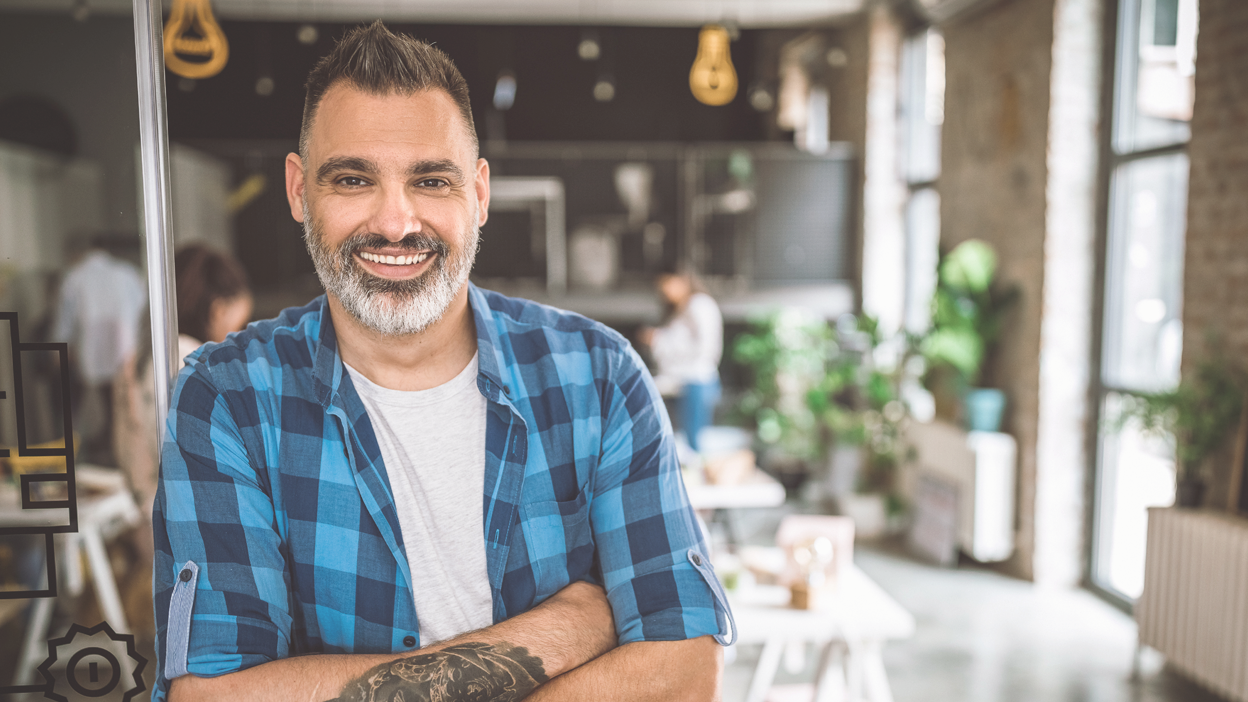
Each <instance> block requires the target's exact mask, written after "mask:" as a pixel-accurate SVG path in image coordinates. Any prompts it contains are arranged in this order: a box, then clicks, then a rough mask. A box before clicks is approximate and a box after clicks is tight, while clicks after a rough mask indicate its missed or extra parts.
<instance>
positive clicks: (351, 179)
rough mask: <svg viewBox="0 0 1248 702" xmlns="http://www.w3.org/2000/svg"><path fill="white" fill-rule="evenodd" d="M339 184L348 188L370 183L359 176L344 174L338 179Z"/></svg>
mask: <svg viewBox="0 0 1248 702" xmlns="http://www.w3.org/2000/svg"><path fill="white" fill-rule="evenodd" d="M338 184H339V185H343V186H346V187H348V188H359V187H363V186H365V185H368V181H366V180H364V179H363V178H361V177H359V176H343V177H341V178H339V179H338Z"/></svg>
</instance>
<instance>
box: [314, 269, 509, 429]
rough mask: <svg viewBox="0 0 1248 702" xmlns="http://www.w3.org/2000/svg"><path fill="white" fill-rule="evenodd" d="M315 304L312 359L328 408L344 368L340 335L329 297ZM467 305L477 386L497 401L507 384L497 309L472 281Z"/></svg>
mask: <svg viewBox="0 0 1248 702" xmlns="http://www.w3.org/2000/svg"><path fill="white" fill-rule="evenodd" d="M317 303H319V308H318V304H317ZM313 307H314V308H318V309H317V315H318V317H319V324H320V329H319V332H318V333H317V345H316V349H315V351H314V358H313V378H314V384H315V388H316V398H317V400H318V401H319V402H320V403H321V405H322V406H324V407H329V404H330V402H331V401H332V399H333V398H334V396H335V395H337V394H338V388H339V386H340V385H341V384H342V377H343V373H344V368H343V364H342V358H341V356H340V355H339V353H338V335H337V334H336V333H335V332H334V323H333V319H332V317H330V314H329V298H328V297H326V296H325V295H321V296H320V297H319V298H317V300H316V303H314V304H313ZM468 308H469V309H470V310H471V311H472V318H473V324H474V326H475V327H476V330H477V365H478V369H477V376H478V388H480V390H481V392H482V394H484V395H485V396H486V397H487V398H489V399H491V400H497V399H498V394H499V393H500V392H503V387H504V386H503V380H502V375H501V373H500V370H499V369H500V368H502V367H503V365H504V361H503V359H502V357H501V355H502V352H503V348H504V345H503V344H502V343H500V338H499V333H498V326H497V325H496V324H495V323H494V311H493V310H491V309H490V304H489V300H488V299H487V298H486V296H485V291H483V290H481V288H478V287H477V286H476V285H473V284H472V283H468ZM481 379H484V380H486V381H489V383H490V384H492V385H493V387H492V388H489V387H487V386H486V385H484V384H482V383H481Z"/></svg>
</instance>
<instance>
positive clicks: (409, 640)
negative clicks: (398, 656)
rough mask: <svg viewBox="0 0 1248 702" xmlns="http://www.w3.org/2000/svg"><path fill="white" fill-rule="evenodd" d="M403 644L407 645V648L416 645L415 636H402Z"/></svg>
mask: <svg viewBox="0 0 1248 702" xmlns="http://www.w3.org/2000/svg"><path fill="white" fill-rule="evenodd" d="M403 645H404V646H407V647H408V648H411V647H412V646H415V645H416V637H415V636H404V637H403Z"/></svg>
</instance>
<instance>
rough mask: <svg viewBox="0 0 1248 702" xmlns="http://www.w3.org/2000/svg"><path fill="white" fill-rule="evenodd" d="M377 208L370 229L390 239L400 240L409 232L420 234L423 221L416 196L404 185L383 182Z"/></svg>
mask: <svg viewBox="0 0 1248 702" xmlns="http://www.w3.org/2000/svg"><path fill="white" fill-rule="evenodd" d="M378 191H379V192H378V199H377V203H376V209H375V211H374V212H373V217H372V222H370V225H371V226H370V227H369V228H370V229H371V230H372V231H373V232H374V233H377V234H380V235H382V236H384V237H385V238H386V239H389V240H390V241H396V242H397V241H400V240H402V239H403V237H405V236H407V235H408V234H419V233H420V231H421V223H420V216H419V212H418V210H417V207H416V203H415V202H414V198H412V197H411V196H410V194H409V193H408V192H407V187H406V183H404V184H402V185H396V184H383V185H382V187H380V188H379V189H378Z"/></svg>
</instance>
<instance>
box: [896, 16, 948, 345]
mask: <svg viewBox="0 0 1248 702" xmlns="http://www.w3.org/2000/svg"><path fill="white" fill-rule="evenodd" d="M900 102H901V106H900V107H901V139H902V145H901V149H900V153H901V163H900V164H899V165H900V170H901V173H902V176H903V177H904V178H905V181H906V185H907V186H908V188H909V193H910V195H909V198H908V199H907V201H906V206H905V207H906V209H905V228H906V291H905V295H906V298H905V308H904V315H905V316H904V326H905V328H906V330H908V331H911V332H914V333H921V332H923V331H925V330H926V329H927V326H928V322H929V316H930V306H931V299H932V294H933V292H935V290H936V265H937V261H938V259H939V256H940V253H939V246H940V193H939V192H938V191H937V189H936V179H937V178H938V177H939V176H940V129H941V125H942V124H943V123H944V121H945V40H944V37H942V36H941V34H940V33H939V32H937V31H936V30H934V29H926V30H924V31H921V32H918V33H917V34H912V35H910V36H909V37H907V38H906V40H905V43H904V44H903V45H902V51H901V90H900Z"/></svg>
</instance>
